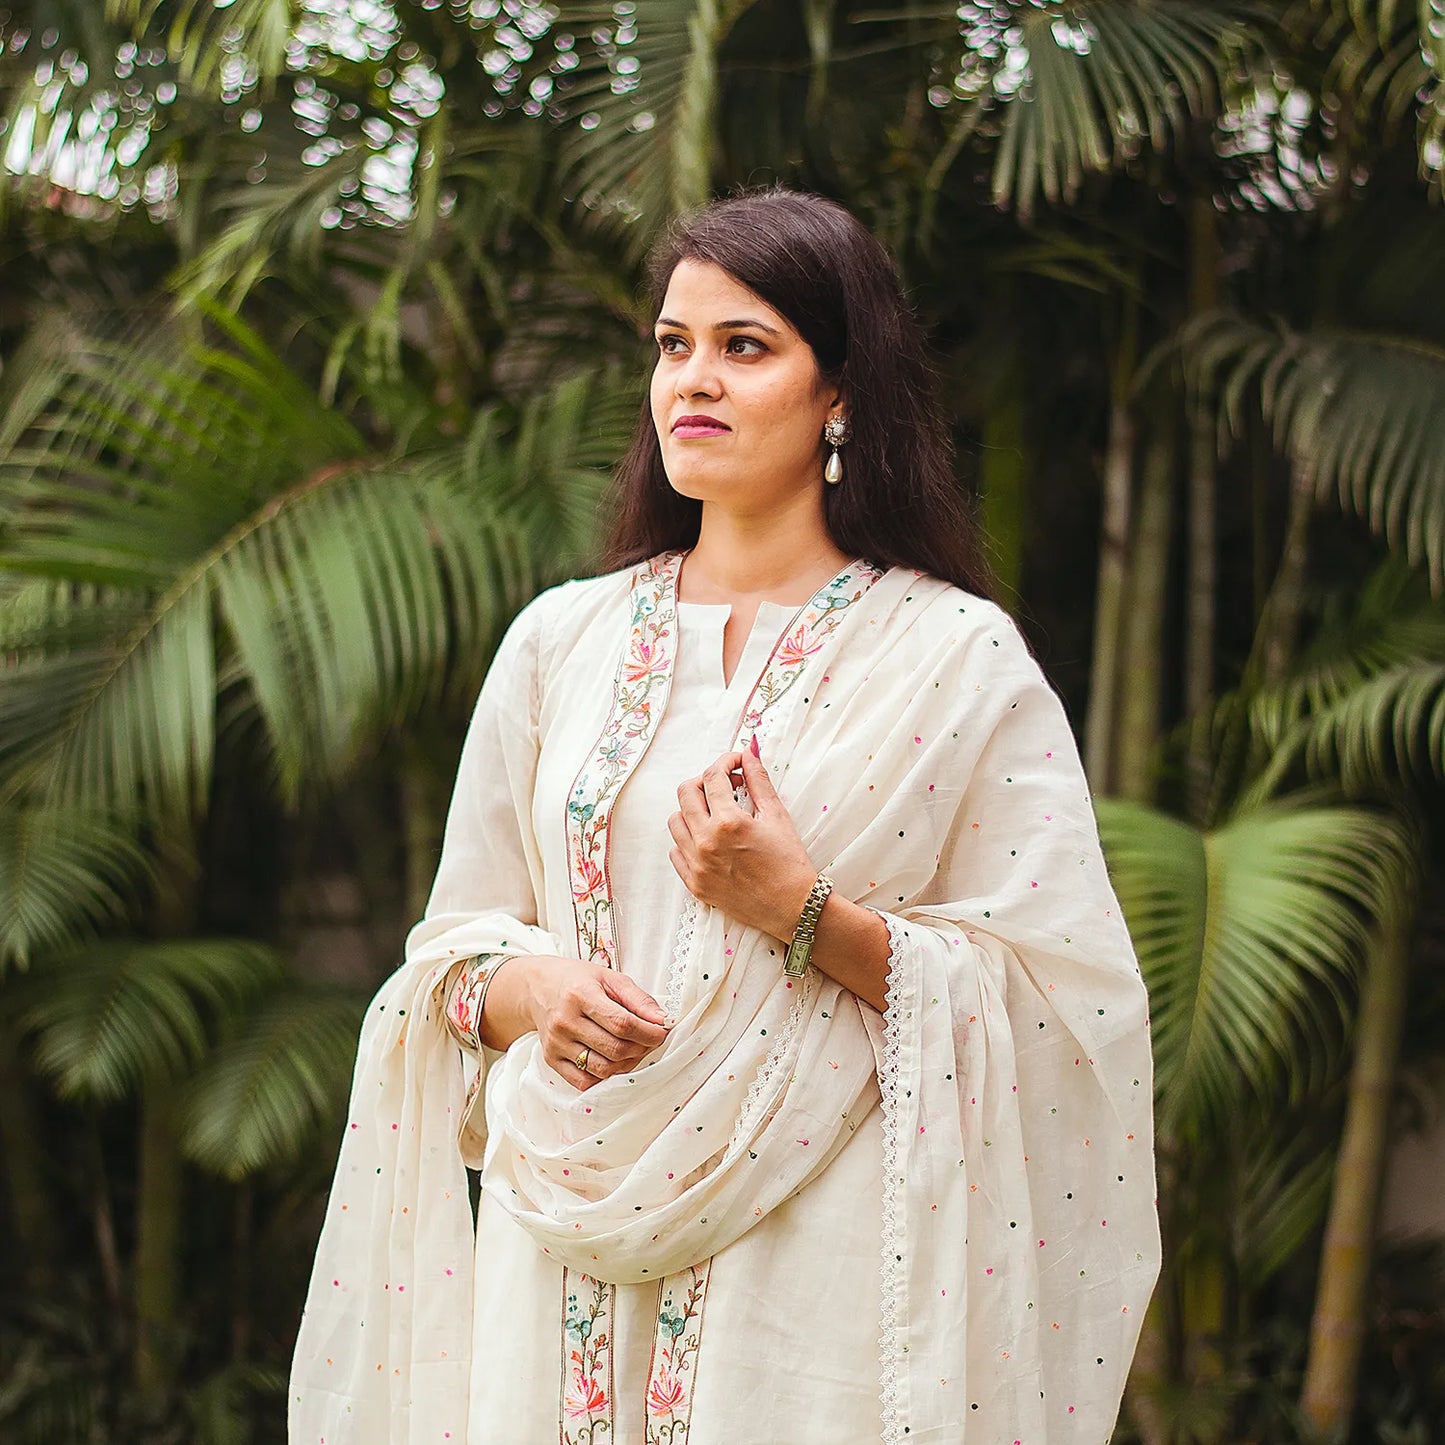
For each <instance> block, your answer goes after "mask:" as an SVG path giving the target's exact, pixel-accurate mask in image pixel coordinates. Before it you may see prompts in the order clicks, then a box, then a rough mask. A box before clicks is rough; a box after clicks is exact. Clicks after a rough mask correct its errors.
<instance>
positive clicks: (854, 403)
mask: <svg viewBox="0 0 1445 1445" xmlns="http://www.w3.org/2000/svg"><path fill="white" fill-rule="evenodd" d="M680 261H710V262H712V263H713V264H714V265H716V266H720V267H721V268H722V269H723V270H724V271H726V272H727V273H728V274H729V275H731V276H733V277H735V278H736V279H737V280H738V281H740V282H741V283H742V284H743V285H744V286H746V287H747V288H748V289H749V290H750V291H752V292H754V293H755V294H756V295H758V296H760V297H762V299H763V300H764V301H766V302H767V303H768V305H770V306H771V307H772V308H773V309H774V310H775V311H777V312H778V313H779V314H780V315H782V316H784V317H786V318H787V320H788V321H789V322H790V323H791V324H792V326H793V327H794V328H795V329H796V330H797V332H798V334H799V335H800V336H801V337H802V338H803V340H804V341H806V342H807V343H808V345H809V346H810V347H812V349H813V355H814V356H815V357H817V360H818V366H819V369H820V370H821V371H822V373H823V375H824V376H825V377H826V378H827V379H828V380H829V381H830V382H832V383H837V382H839V381H842V382H844V383H845V384H846V386H847V389H848V397H849V407H848V419H849V421H850V423H851V424H852V438H851V440H850V441H849V442H848V443H847V445H846V447H845V448H844V451H843V459H844V480H843V483H842V485H841V486H836V487H833V486H830V487H827V488H825V499H824V517H825V520H826V522H827V527H828V532H829V535H830V536H831V537H832V539H833V541H834V543H835V544H836V545H837V546H838V547H839V548H840V549H841V550H842V551H844V552H848V553H850V554H851V555H853V556H857V557H866V558H868V559H869V560H870V561H872V562H875V563H878V564H880V565H883V566H894V565H897V566H906V567H918V568H920V569H921V570H923V571H924V572H929V573H932V574H933V576H935V577H941V578H943V579H944V580H946V581H948V582H953V583H956V584H957V585H958V586H960V587H963V588H966V589H967V590H968V591H970V592H973V593H976V594H977V595H979V596H983V597H990V598H993V597H995V595H996V592H997V586H996V583H995V580H994V575H993V569H992V568H991V567H990V566H989V564H988V561H987V559H986V558H985V556H984V551H983V545H982V539H981V535H980V531H979V528H978V524H977V523H976V521H975V520H974V512H973V508H972V506H971V505H970V503H969V501H968V499H967V498H966V497H965V495H964V493H963V491H962V488H961V487H960V485H959V483H958V480H957V478H956V477H955V476H954V474H953V466H952V447H951V445H950V443H949V438H948V432H947V429H946V428H945V426H944V423H943V419H942V417H941V415H940V413H939V409H938V405H937V401H936V399H935V396H934V385H933V374H932V370H931V368H930V366H929V363H928V355H927V349H926V346H925V344H924V340H923V333H922V331H921V330H920V328H919V326H918V323H917V321H915V320H914V318H913V314H912V312H911V311H910V310H909V308H908V305H907V303H906V302H905V301H904V299H903V293H902V289H901V287H900V285H899V281H898V273H897V271H896V270H895V269H894V266H893V262H892V260H891V258H890V257H889V255H888V253H887V252H886V251H885V250H884V249H883V247H882V246H881V245H880V244H879V243H878V241H877V240H875V239H874V237H873V236H872V235H871V234H870V233H869V232H868V230H867V229H866V228H865V227H864V226H863V225H862V223H861V222H859V221H857V220H856V219H855V218H854V217H853V216H851V215H850V214H849V213H848V212H847V211H845V210H844V209H843V207H842V206H839V205H837V204H835V203H834V202H832V201H829V200H825V199H824V198H823V197H821V196H814V195H807V194H805V193H802V192H799V191H788V190H783V189H781V188H769V189H766V190H754V191H747V192H744V193H742V194H740V195H736V196H732V197H729V198H728V199H726V200H721V201H714V202H713V203H712V204H711V205H708V206H705V207H704V208H703V209H702V210H700V211H696V212H694V213H693V214H692V215H690V216H686V217H684V218H683V219H681V220H679V221H677V222H675V223H674V224H673V225H672V227H671V228H670V229H669V230H668V231H667V233H666V234H665V235H664V236H663V237H662V239H661V240H660V241H659V242H658V244H657V245H656V246H655V247H654V249H653V253H652V256H651V259H650V262H649V268H648V270H649V280H650V282H651V293H652V300H653V306H654V310H656V308H657V307H659V306H661V304H662V298H663V296H664V294H665V293H666V290H667V283H668V280H669V279H670V277H671V276H672V272H673V268H674V267H675V266H676V265H677V264H678V262H680ZM610 510H611V511H612V515H613V517H614V521H613V525H612V531H611V534H610V536H609V538H608V542H607V547H606V550H605V553H604V565H605V566H606V567H607V568H608V569H609V570H611V569H615V568H620V567H626V566H630V565H631V564H633V563H635V562H639V561H641V560H642V559H643V558H645V557H652V556H655V555H656V554H657V553H659V552H665V551H670V550H672V549H674V548H687V547H691V546H693V545H694V544H695V543H696V542H697V538H698V532H699V528H700V526H701V521H702V503H701V502H699V501H696V500H695V499H693V498H691V497H684V496H682V495H680V494H679V493H678V492H676V491H675V490H674V489H673V488H672V486H671V485H670V484H669V482H668V480H667V473H666V472H665V471H664V470H663V465H662V450H661V448H660V446H659V445H658V440H657V432H656V429H655V428H654V426H653V423H652V411H651V407H650V405H649V402H648V400H647V399H646V398H644V399H643V403H642V414H641V416H640V417H639V418H638V422H637V430H636V432H635V433H634V435H633V439H632V445H631V447H630V448H629V449H628V451H627V455H626V456H625V457H623V459H622V462H621V463H620V465H619V466H618V468H617V473H616V477H615V480H614V483H613V493H612V507H611V508H610Z"/></svg>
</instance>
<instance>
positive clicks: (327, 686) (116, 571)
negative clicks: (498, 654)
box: [0, 313, 635, 813]
mask: <svg viewBox="0 0 1445 1445" xmlns="http://www.w3.org/2000/svg"><path fill="white" fill-rule="evenodd" d="M218 314H219V313H218ZM226 327H227V330H228V333H229V336H230V339H231V343H232V344H231V345H230V346H229V347H227V348H215V347H205V346H203V345H201V344H199V343H194V344H192V345H191V346H190V347H189V349H187V350H184V351H183V352H182V353H181V354H180V355H179V356H176V355H174V354H173V355H171V356H170V357H168V358H167V359H166V360H165V363H164V364H163V365H162V364H161V361H160V358H159V355H158V353H159V350H160V343H159V342H155V341H152V340H149V339H148V340H147V341H145V342H144V343H143V344H142V346H141V347H140V349H139V353H138V357H136V358H133V357H132V356H131V355H130V353H129V352H128V351H126V350H125V349H124V348H120V349H118V350H116V351H115V352H114V353H113V354H111V353H105V354H103V355H102V354H99V353H90V354H86V356H85V358H84V361H83V364H82V365H81V366H80V367H79V368H78V370H79V371H80V372H81V374H82V375H81V382H82V383H83V384H78V385H77V386H76V387H75V388H72V389H71V390H70V391H69V392H68V393H67V400H66V403H65V405H64V407H62V408H61V409H60V410H59V411H58V412H57V413H55V415H54V417H53V419H48V420H47V422H46V425H45V426H44V427H42V428H41V429H40V430H41V433H42V436H43V437H44V438H45V444H44V445H41V444H36V445H34V446H30V445H28V443H27V442H26V439H25V438H22V444H21V445H17V446H15V447H13V448H12V449H11V451H10V453H9V454H8V455H6V456H0V492H3V491H5V490H6V489H7V488H8V489H9V490H10V491H11V493H12V494H13V495H14V496H15V497H16V498H17V499H18V500H17V503H16V506H15V509H14V510H13V511H12V514H11V516H10V519H9V522H8V524H7V525H6V527H5V529H4V531H3V533H0V568H4V569H6V570H8V571H9V572H10V573H11V574H12V575H18V576H21V577H24V576H27V575H30V576H35V575H38V576H41V577H45V578H55V579H60V580H61V581H63V582H64V583H66V584H68V585H69V587H70V589H71V591H70V592H68V593H64V594H57V596H58V597H59V598H61V599H63V600H57V598H55V597H53V598H52V605H51V607H50V611H49V613H48V614H46V615H47V616H48V618H49V626H48V628H47V627H41V628H40V630H39V631H38V632H37V631H34V630H33V629H32V635H30V636H29V637H28V639H27V640H26V641H25V643H24V645H23V646H17V648H16V661H15V665H14V666H13V667H12V668H11V669H10V670H9V671H8V672H7V674H6V675H5V676H4V678H3V679H0V774H3V775H4V777H5V778H6V779H7V780H8V782H9V785H10V786H11V788H12V789H15V788H20V787H22V786H23V787H30V788H36V789H43V790H46V791H47V792H48V793H49V794H50V795H52V796H54V797H56V798H59V799H85V800H89V801H90V802H92V803H93V804H95V805H97V806H104V807H114V808H117V809H121V810H124V811H126V812H132V811H134V810H136V809H140V808H148V809H151V810H153V811H155V812H159V813H174V812H190V813H195V812H198V811H200V810H201V809H202V808H203V807H204V804H205V799H206V795H207V788H208V782H209V777H210V768H211V761H212V756H213V753H214V749H215V736H216V726H217V724H216V710H217V706H218V695H220V696H223V697H226V698H229V699H230V700H231V705H232V706H235V705H240V706H242V707H243V708H253V709H254V710H255V711H256V713H257V715H258V716H259V717H260V719H261V721H262V722H263V723H264V727H265V733H266V738H267V743H268V747H269V751H270V754H271V756H272V758H273V760H274V766H275V772H276V776H277V779H278V783H279V786H280V788H281V791H282V793H283V795H284V796H285V797H286V798H287V799H289V800H292V801H294V800H295V799H296V797H297V796H298V795H299V792H300V790H301V788H302V786H303V782H304V780H306V779H308V778H309V779H315V780H316V781H317V783H318V784H320V785H324V784H326V783H327V782H330V781H332V780H334V779H336V778H337V777H339V776H341V775H342V774H344V773H345V772H346V770H347V769H348V768H350V767H351V766H352V765H353V764H354V763H355V761H356V760H357V758H358V757H359V756H361V755H362V754H363V753H364V751H365V750H366V749H367V748H368V747H370V746H372V745H374V743H375V742H376V741H377V740H378V739H379V737H380V736H381V735H382V734H383V733H384V732H385V730H386V729H387V728H389V727H392V726H394V725H396V724H397V723H398V722H399V721H400V720H401V719H402V718H404V717H406V716H408V715H410V714H411V713H412V712H414V711H415V710H416V709H417V708H419V707H422V706H426V705H429V704H434V703H436V702H437V701H439V700H440V698H441V697H442V695H443V691H444V689H445V688H446V687H448V686H452V687H457V688H465V687H467V686H470V685H471V684H472V683H473V682H474V681H475V679H476V676H477V669H478V668H479V667H480V666H482V665H484V663H485V659H486V656H487V652H488V648H489V645H490V643H491V641H493V640H494V639H495V637H496V636H497V634H498V633H499V631H500V626H501V623H502V622H503V621H504V620H505V618H506V617H507V616H510V614H511V612H513V611H515V609H516V608H517V607H519V606H520V605H521V604H522V603H523V602H524V601H525V600H526V599H527V597H529V596H530V595H531V594H532V592H534V591H535V590H536V588H537V586H539V585H541V584H542V583H544V582H550V581H553V580H556V578H557V577H558V576H561V575H564V574H565V572H566V571H567V570H568V569H569V568H571V567H573V566H574V565H575V564H576V561H577V559H578V558H579V557H580V556H581V555H582V554H584V553H585V552H587V551H588V550H589V549H590V548H591V546H592V545H593V540H594V539H593V536H592V529H593V527H594V525H595V509H596V503H597V499H598V496H599V494H600V490H601V487H602V485H603V482H604V480H605V468H606V467H607V466H609V465H610V463H611V462H612V460H613V459H614V458H615V457H616V456H617V455H618V454H619V453H620V451H621V450H622V448H623V446H624V445H625V439H626V436H627V433H628V431H629V430H630V426H631V422H632V419H633V414H634V412H633V396H634V394H635V389H634V388H633V386H632V384H631V383H630V382H629V381H627V380H625V379H624V378H622V377H621V376H620V374H619V373H618V372H616V371H612V370H606V369H604V370H602V371H600V372H597V373H594V374H593V375H591V376H581V377H574V378H570V379H567V380H564V381H562V382H560V383H558V384H556V385H554V386H553V387H552V388H551V389H550V390H549V391H547V392H544V393H541V394H539V395H536V396H533V397H532V398H530V399H529V400H528V401H527V403H526V404H525V405H524V406H522V407H521V408H520V409H519V410H518V412H517V413H516V414H515V415H511V414H508V413H507V412H506V411H505V410H504V409H502V408H491V409H487V410H485V411H483V412H482V413H481V414H480V415H479V416H478V418H477V419H476V422H475V424H474V426H473V427H472V429H471V431H470V433H469V434H468V435H467V436H466V437H464V438H463V439H462V440H461V441H460V442H456V443H451V444H448V445H446V446H434V447H433V448H432V449H431V450H429V451H426V452H419V453H416V454H414V455H412V456H410V457H405V458H377V457H365V456H363V455H362V454H361V453H362V444H361V441H360V438H359V437H358V436H357V434H356V433H355V432H354V430H353V429H351V428H350V426H349V425H348V424H347V423H345V422H344V421H343V420H342V419H341V418H340V417H338V416H337V415H336V414H335V413H334V412H331V411H329V410H328V409H327V408H325V407H323V406H321V405H320V404H319V403H318V402H317V401H316V400H315V399H314V397H312V396H311V395H310V394H309V393H308V392H307V391H306V389H305V388H304V387H303V386H302V384H301V383H300V381H299V380H298V379H297V378H296V377H295V376H294V375H292V374H291V373H289V372H288V371H287V370H286V368H285V367H284V366H283V365H282V364H281V363H280V362H279V360H277V359H276V358H275V357H274V356H272V355H271V354H270V353H268V352H267V351H266V350H265V348H264V347H262V346H261V344H260V343H259V341H257V339H256V338H255V337H254V336H253V335H252V334H251V333H249V332H248V331H246V330H245V328H243V327H241V326H240V324H239V323H238V322H236V321H235V320H234V318H230V319H228V320H227V322H226ZM172 345H173V348H174V342H173V343H172ZM27 436H28V434H27ZM528 557H535V558H540V559H542V560H541V563H540V566H538V565H534V564H531V563H529V562H528V561H527V558H528ZM40 611H41V612H42V613H43V611H44V609H40ZM31 615H32V620H33V615H36V607H35V606H33V605H32V607H31ZM458 663H460V666H458V665H457V664H458Z"/></svg>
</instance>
